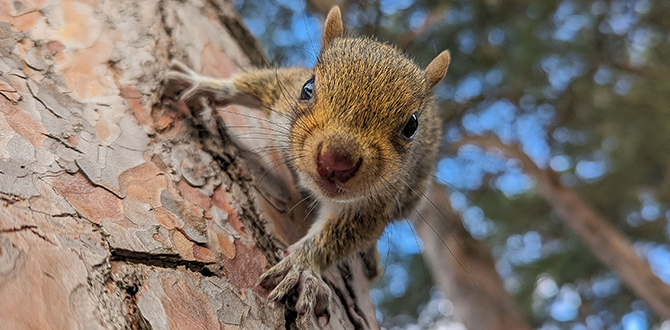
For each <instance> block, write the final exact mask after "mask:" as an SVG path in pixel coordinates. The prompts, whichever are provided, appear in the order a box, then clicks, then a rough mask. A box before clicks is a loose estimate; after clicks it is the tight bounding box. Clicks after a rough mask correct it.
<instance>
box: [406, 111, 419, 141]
mask: <svg viewBox="0 0 670 330" xmlns="http://www.w3.org/2000/svg"><path fill="white" fill-rule="evenodd" d="M417 128H419V120H418V119H417V117H416V112H415V113H413V114H412V116H411V117H409V120H408V121H407V124H405V127H404V128H403V129H402V136H404V137H406V138H407V139H410V140H411V139H412V138H413V137H414V134H416V129H417Z"/></svg>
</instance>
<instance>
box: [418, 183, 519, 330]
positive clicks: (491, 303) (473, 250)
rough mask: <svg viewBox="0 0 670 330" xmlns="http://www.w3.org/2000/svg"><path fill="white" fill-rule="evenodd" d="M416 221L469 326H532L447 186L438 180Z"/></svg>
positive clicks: (442, 284) (440, 279)
mask: <svg viewBox="0 0 670 330" xmlns="http://www.w3.org/2000/svg"><path fill="white" fill-rule="evenodd" d="M429 197H430V201H429V202H426V203H425V204H424V205H423V207H422V208H421V210H420V211H419V212H418V213H420V214H421V216H420V217H418V216H416V217H415V219H414V225H415V226H416V233H417V234H418V235H419V237H421V241H423V244H424V245H423V252H422V253H423V255H424V256H425V257H426V259H427V260H428V263H429V264H430V268H431V271H432V274H433V278H434V279H435V284H437V286H438V287H439V288H440V290H441V291H442V292H443V293H444V295H445V296H446V297H447V298H448V299H449V300H450V301H451V302H452V303H453V304H454V313H455V314H456V315H457V316H458V319H459V320H460V321H461V322H462V323H463V324H464V325H465V326H466V327H467V328H468V329H487V330H507V329H515V330H526V329H528V330H530V329H531V327H530V326H529V325H528V324H527V323H526V321H525V319H524V318H523V316H522V315H521V314H520V313H519V311H518V310H517V308H516V305H515V303H514V300H513V299H512V297H511V296H510V295H509V293H507V291H506V290H505V288H504V286H503V282H502V280H501V279H500V276H499V275H498V272H497V271H496V268H495V264H494V261H493V258H492V257H491V253H490V252H489V250H488V249H487V248H486V247H484V246H483V245H482V244H481V243H479V242H477V241H476V240H475V239H474V238H473V237H472V236H471V235H470V233H468V231H467V230H465V227H463V222H462V219H461V217H460V215H459V214H458V213H456V212H454V210H453V209H452V208H451V203H450V201H449V199H448V198H447V195H446V188H445V187H444V186H442V185H441V184H437V183H435V184H434V185H433V190H432V191H431V192H430V194H429Z"/></svg>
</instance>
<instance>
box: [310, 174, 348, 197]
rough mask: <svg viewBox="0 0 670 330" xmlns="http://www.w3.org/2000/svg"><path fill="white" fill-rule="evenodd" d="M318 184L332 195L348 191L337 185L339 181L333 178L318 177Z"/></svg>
mask: <svg viewBox="0 0 670 330" xmlns="http://www.w3.org/2000/svg"><path fill="white" fill-rule="evenodd" d="M316 184H317V185H318V186H319V188H321V190H323V191H324V192H325V193H327V194H328V195H330V196H341V195H343V194H344V193H346V191H345V190H344V189H342V188H341V187H340V186H338V185H337V182H335V180H332V179H324V178H317V179H316Z"/></svg>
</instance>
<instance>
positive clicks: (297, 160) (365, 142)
mask: <svg viewBox="0 0 670 330" xmlns="http://www.w3.org/2000/svg"><path fill="white" fill-rule="evenodd" d="M431 89H432V86H429V83H428V82H427V81H426V74H425V73H424V71H423V70H421V69H419V68H418V67H417V66H416V65H415V64H414V63H413V62H412V61H411V60H409V59H407V58H406V57H405V56H404V55H402V54H401V53H400V52H398V51H397V50H396V49H394V48H393V47H390V46H387V45H384V44H381V43H378V42H376V41H373V40H370V39H346V38H339V39H336V40H334V41H333V42H332V43H331V44H329V45H328V47H327V48H326V49H324V50H323V51H322V53H321V55H320V56H319V60H318V62H317V64H316V66H315V68H314V76H313V77H312V78H311V79H309V80H308V81H307V82H305V84H304V86H303V88H302V91H301V93H300V99H299V101H298V104H297V106H296V109H295V111H294V113H293V118H292V124H291V134H290V142H289V143H290V146H289V147H290V150H291V153H292V155H293V157H292V158H293V159H294V167H295V169H296V171H297V173H298V175H299V177H300V180H301V182H302V184H303V185H305V186H307V188H309V189H310V190H312V191H313V192H315V193H317V194H320V195H321V196H324V197H326V198H330V199H333V200H339V201H351V200H358V199H362V198H365V197H370V196H376V195H379V194H384V195H389V194H391V195H393V194H398V193H399V192H398V191H394V190H398V189H404V187H399V186H398V184H397V183H398V182H399V181H404V180H406V179H405V177H406V176H407V175H408V174H407V170H406V168H407V165H408V163H409V161H410V159H411V157H419V156H418V155H417V154H415V153H413V150H416V149H417V147H420V144H421V143H427V142H425V141H423V140H422V129H423V128H424V127H425V123H423V122H422V121H423V120H424V119H427V118H424V117H422V114H423V110H424V108H425V103H426V102H427V100H428V98H429V97H430V90H431ZM431 119H432V118H431ZM424 140H425V139H424Z"/></svg>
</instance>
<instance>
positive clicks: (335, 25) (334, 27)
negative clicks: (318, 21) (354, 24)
mask: <svg viewBox="0 0 670 330" xmlns="http://www.w3.org/2000/svg"><path fill="white" fill-rule="evenodd" d="M343 32H344V28H343V27H342V14H341V13H340V7H338V6H333V8H330V11H329V12H328V17H326V24H325V25H324V27H323V40H322V41H321V48H325V47H326V45H328V44H329V43H330V42H331V41H333V40H335V38H339V37H341V36H342V33H343Z"/></svg>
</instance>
